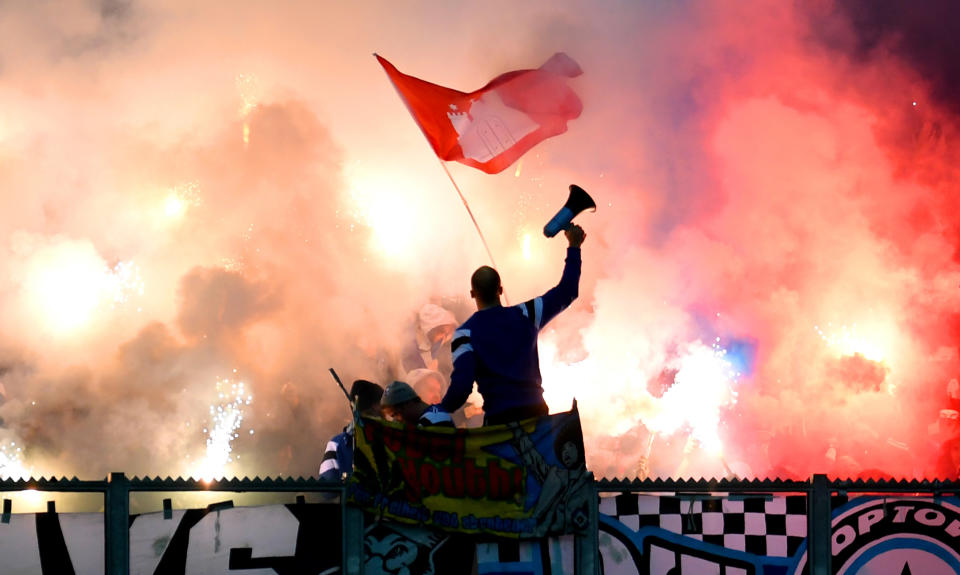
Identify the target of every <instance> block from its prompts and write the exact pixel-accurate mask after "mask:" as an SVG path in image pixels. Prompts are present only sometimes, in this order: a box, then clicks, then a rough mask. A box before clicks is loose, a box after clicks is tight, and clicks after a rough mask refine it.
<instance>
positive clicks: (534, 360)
mask: <svg viewBox="0 0 960 575" xmlns="http://www.w3.org/2000/svg"><path fill="white" fill-rule="evenodd" d="M565 233H566V237H567V241H568V242H569V247H568V248H567V258H566V262H565V264H564V266H563V275H562V276H561V277H560V283H558V284H557V285H556V286H555V287H553V288H552V289H550V290H549V291H547V292H546V293H545V294H543V295H542V296H540V297H537V298H534V299H532V300H529V301H526V302H524V303H522V304H519V305H515V306H511V307H503V306H502V305H501V304H500V296H501V295H503V286H502V285H501V284H500V274H498V273H497V270H495V269H493V268H491V267H489V266H483V267H481V268H479V269H477V270H476V271H475V272H473V276H472V277H471V278H470V297H472V298H473V299H474V301H475V302H476V304H477V311H476V312H475V313H474V314H473V315H472V316H470V318H469V319H467V321H465V322H464V323H463V325H461V326H460V327H459V328H457V330H456V331H455V332H454V334H453V341H452V343H451V345H450V347H451V351H452V356H453V374H452V375H451V376H450V387H449V389H447V393H446V394H445V395H444V397H443V400H442V401H441V402H440V404H439V405H438V407H439V408H440V409H442V410H443V411H446V412H448V413H450V412H453V411H456V410H457V409H458V408H459V407H460V406H461V405H463V404H464V402H466V400H467V397H468V396H469V395H470V392H471V391H472V389H473V383H474V382H476V383H477V391H478V392H479V393H480V395H481V396H482V397H483V410H484V412H485V415H484V425H493V424H498V423H508V422H511V421H519V420H522V419H527V418H531V417H539V416H543V415H547V413H549V409H548V408H547V404H546V402H545V401H544V400H543V387H542V386H541V377H540V357H539V353H538V351H537V336H538V335H539V333H540V330H541V329H543V327H544V326H545V325H546V324H547V322H549V321H550V320H551V319H553V318H554V317H556V316H557V314H559V313H560V312H561V311H563V310H565V309H566V308H567V306H569V305H570V304H571V303H573V300H575V299H577V295H578V294H579V288H580V246H581V245H582V244H583V242H584V240H585V239H586V237H587V234H586V233H585V232H584V231H583V228H581V227H580V226H578V225H572V226H570V227H569V228H568V229H567V230H566V232H565Z"/></svg>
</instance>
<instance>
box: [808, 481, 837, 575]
mask: <svg viewBox="0 0 960 575" xmlns="http://www.w3.org/2000/svg"><path fill="white" fill-rule="evenodd" d="M812 483H813V488H812V489H810V490H809V491H808V492H807V497H808V499H807V541H808V542H809V545H808V547H807V559H808V561H807V564H808V565H809V572H810V575H832V573H833V571H832V569H831V566H830V560H831V558H832V550H831V547H830V545H831V541H832V530H833V527H832V518H831V509H830V498H831V495H833V490H832V489H831V488H830V480H828V479H827V476H826V475H824V474H822V473H816V474H814V476H813V480H812Z"/></svg>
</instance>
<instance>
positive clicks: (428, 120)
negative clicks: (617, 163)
mask: <svg viewBox="0 0 960 575" xmlns="http://www.w3.org/2000/svg"><path fill="white" fill-rule="evenodd" d="M377 60H378V61H379V62H380V65H381V66H383V69H384V70H386V72H387V76H389V77H390V81H391V82H393V85H394V87H395V88H396V89H397V92H399V93H400V97H401V98H403V101H404V102H405V103H406V105H407V109H409V110H410V113H411V114H413V118H414V119H415V120H416V121H417V124H419V125H420V129H421V130H423V134H424V135H425V136H426V137H427V140H428V141H429V142H430V145H431V146H433V151H434V152H436V154H437V156H439V157H440V159H442V160H446V161H456V162H460V163H463V164H466V165H468V166H473V167H474V168H477V169H478V170H483V171H484V172H486V173H488V174H496V173H498V172H501V171H503V170H504V169H506V168H507V167H508V166H509V165H510V164H512V163H513V162H515V161H516V160H517V159H518V158H519V157H520V156H522V155H523V154H524V153H526V151H527V150H529V149H530V148H532V147H533V146H535V145H537V144H538V143H539V142H540V141H542V140H545V139H546V138H549V137H551V136H556V135H557V134H562V133H564V132H566V131H567V122H568V121H570V120H573V119H575V118H577V117H579V116H580V112H581V111H582V110H583V104H582V103H581V102H580V98H578V97H577V95H576V93H574V91H573V90H571V89H570V87H569V86H567V78H573V77H576V76H579V75H580V74H582V73H583V72H582V71H581V70H580V66H578V65H577V63H576V62H574V61H573V59H571V58H570V57H569V56H567V55H566V54H564V53H562V52H559V53H557V54H554V55H553V57H551V58H550V59H549V60H547V62H546V63H545V64H544V65H543V66H540V67H539V68H537V69H536V70H516V71H513V72H507V73H506V74H501V75H499V76H497V77H496V78H494V79H493V80H491V81H490V82H489V83H488V84H487V85H486V86H484V87H483V88H480V89H479V90H476V91H474V92H469V93H466V92H460V91H458V90H452V89H450V88H445V87H443V86H438V85H436V84H431V83H430V82H426V81H424V80H421V79H419V78H415V77H413V76H408V75H406V74H403V73H401V72H400V71H398V70H397V69H396V68H395V67H394V66H393V64H391V63H390V62H387V61H386V60H385V59H383V58H381V57H380V56H379V55H377Z"/></svg>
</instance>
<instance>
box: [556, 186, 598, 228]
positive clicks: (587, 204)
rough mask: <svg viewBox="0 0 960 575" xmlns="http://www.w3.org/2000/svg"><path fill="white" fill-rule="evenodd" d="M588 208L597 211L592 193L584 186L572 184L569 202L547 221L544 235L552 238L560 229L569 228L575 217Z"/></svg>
mask: <svg viewBox="0 0 960 575" xmlns="http://www.w3.org/2000/svg"><path fill="white" fill-rule="evenodd" d="M586 209H591V210H594V211H596V210H597V204H596V202H594V201H593V198H591V197H590V194H588V193H587V192H586V191H585V190H584V189H583V188H581V187H580V186H578V185H576V184H570V195H569V196H568V197H567V203H565V204H563V207H562V208H560V211H559V212H557V215H555V216H553V218H552V219H551V220H550V221H549V222H547V225H545V226H543V235H545V236H547V237H548V238H552V237H553V236H555V235H557V234H559V233H560V230H565V229H567V228H569V227H570V223H571V222H572V221H573V218H575V217H576V216H577V214H579V213H580V212H582V211H583V210H586Z"/></svg>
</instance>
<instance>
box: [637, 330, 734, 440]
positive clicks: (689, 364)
mask: <svg viewBox="0 0 960 575" xmlns="http://www.w3.org/2000/svg"><path fill="white" fill-rule="evenodd" d="M725 356H726V350H725V349H723V348H722V347H720V344H719V338H718V341H717V342H715V343H714V344H713V345H712V346H707V345H705V344H703V343H702V342H700V341H695V342H693V343H690V344H688V345H686V346H685V348H684V349H682V350H681V353H680V355H679V356H678V357H677V358H676V359H675V360H673V361H672V362H670V365H669V366H668V367H670V368H672V369H676V370H677V371H676V375H675V376H674V380H673V385H672V386H670V388H669V389H667V391H666V392H664V394H663V396H662V397H661V398H660V399H659V400H658V402H657V410H656V414H655V415H654V416H653V417H652V418H648V419H644V424H645V425H646V426H647V428H648V429H650V431H652V432H654V433H657V434H663V435H670V434H672V433H674V432H676V431H678V430H680V429H682V428H688V429H689V430H690V435H691V437H693V438H694V439H696V440H697V441H699V442H700V445H701V446H702V447H703V448H704V449H705V450H706V451H707V453H710V454H711V455H714V456H719V455H721V454H722V453H723V444H722V442H721V440H720V435H719V428H720V416H721V410H722V409H723V408H724V407H728V406H731V405H733V404H735V403H736V401H737V392H736V391H735V390H734V388H733V386H734V384H735V383H736V381H737V377H738V376H739V374H738V373H737V372H736V370H735V369H734V368H733V366H732V365H731V364H730V362H729V361H727V359H726V357H725Z"/></svg>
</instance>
